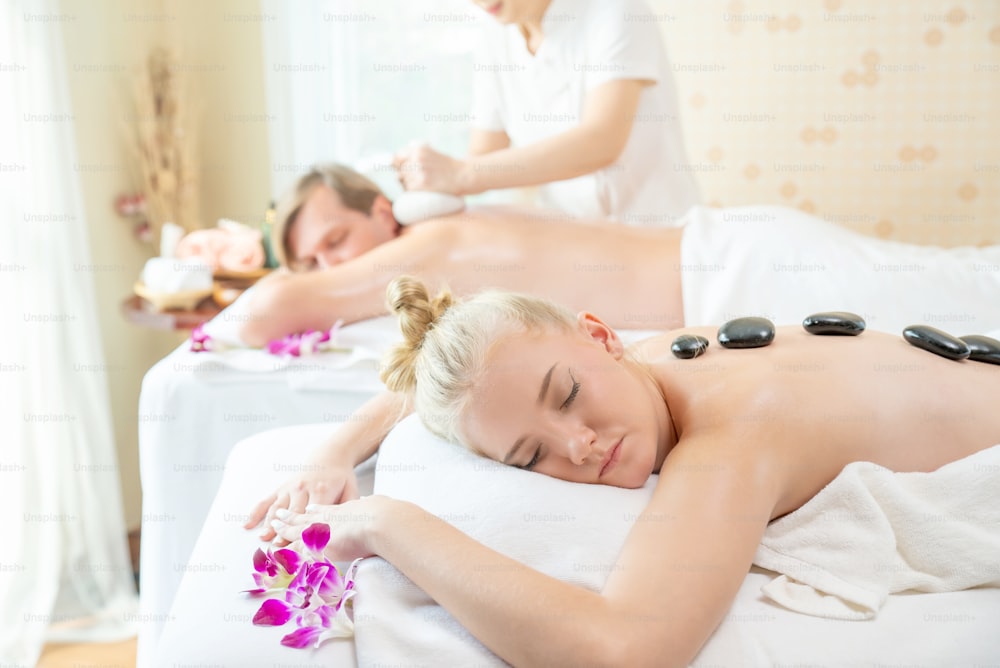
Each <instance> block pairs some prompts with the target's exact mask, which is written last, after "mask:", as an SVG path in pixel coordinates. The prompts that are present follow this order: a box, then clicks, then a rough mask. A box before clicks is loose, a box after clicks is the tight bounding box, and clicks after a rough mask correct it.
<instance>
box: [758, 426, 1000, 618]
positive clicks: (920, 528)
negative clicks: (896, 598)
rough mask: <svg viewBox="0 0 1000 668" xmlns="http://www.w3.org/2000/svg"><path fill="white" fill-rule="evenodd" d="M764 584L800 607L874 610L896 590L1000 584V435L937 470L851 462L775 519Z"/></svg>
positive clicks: (830, 611)
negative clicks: (773, 574) (770, 576)
mask: <svg viewBox="0 0 1000 668" xmlns="http://www.w3.org/2000/svg"><path fill="white" fill-rule="evenodd" d="M754 563H755V564H757V565H758V566H761V567H763V568H767V569H770V570H773V571H777V572H779V573H782V575H780V576H779V577H777V578H775V579H774V580H773V581H771V582H770V583H769V584H767V585H766V586H764V587H763V588H762V591H763V593H764V594H765V595H766V596H768V597H769V598H771V599H772V600H774V601H775V602H777V603H779V604H781V605H783V606H785V607H787V608H789V609H791V610H795V611H797V612H802V613H806V614H810V615H816V616H820V617H829V618H834V619H871V618H873V617H875V616H876V614H878V610H879V608H880V607H881V606H882V604H883V603H884V602H885V600H886V598H887V597H888V595H889V594H892V593H896V592H902V591H923V592H944V591H958V590H961V589H968V588H971V587H980V586H1000V445H997V446H994V447H992V448H989V449H987V450H983V451H981V452H978V453H976V454H974V455H972V456H970V457H966V458H965V459H962V460H959V461H957V462H953V463H951V464H948V465H947V466H944V467H942V468H940V469H938V470H936V471H934V472H931V473H893V472H892V471H889V470H888V469H886V468H883V467H881V466H876V465H874V464H870V463H864V462H856V463H854V464H850V465H848V466H847V467H846V468H845V469H844V470H843V471H842V472H841V474H840V475H838V476H837V477H836V478H835V479H834V480H833V482H831V483H830V484H829V485H827V486H826V487H825V488H824V489H823V490H821V491H820V493H819V494H817V495H816V496H814V497H813V498H812V499H811V500H810V501H809V502H808V503H806V504H805V505H804V506H802V507H801V508H799V509H798V510H796V511H795V512H793V513H790V514H788V515H786V516H785V517H783V518H781V519H778V520H776V521H774V522H772V523H771V525H770V526H769V527H768V529H767V531H766V533H765V535H764V539H763V540H762V542H761V546H760V548H759V549H758V550H757V554H756V556H755V558H754Z"/></svg>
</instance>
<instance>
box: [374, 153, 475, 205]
mask: <svg viewBox="0 0 1000 668" xmlns="http://www.w3.org/2000/svg"><path fill="white" fill-rule="evenodd" d="M393 164H394V166H395V167H396V171H397V172H398V173H399V181H400V183H402V184H403V187H404V188H405V189H406V190H428V191H430V192H436V193H447V194H450V195H467V194H470V193H469V192H467V191H466V185H467V182H468V179H467V176H466V172H467V170H468V165H467V163H466V162H465V161H464V160H458V159H457V158H453V157H451V156H449V155H445V154H444V153H440V152H438V151H435V150H434V149H432V148H431V147H430V146H427V145H426V144H419V145H416V146H411V147H408V148H406V149H403V150H402V151H400V152H399V153H397V154H396V157H395V160H394V161H393Z"/></svg>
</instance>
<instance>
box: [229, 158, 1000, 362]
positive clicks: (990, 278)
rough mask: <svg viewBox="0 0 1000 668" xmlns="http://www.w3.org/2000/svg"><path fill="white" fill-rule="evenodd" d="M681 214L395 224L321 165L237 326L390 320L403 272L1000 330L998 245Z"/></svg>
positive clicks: (346, 178)
mask: <svg viewBox="0 0 1000 668" xmlns="http://www.w3.org/2000/svg"><path fill="white" fill-rule="evenodd" d="M678 222H679V226H678V227H647V228H639V227H630V226H624V225H618V224H613V223H609V222H607V221H588V220H575V219H570V218H568V217H567V216H566V215H565V214H561V213H559V212H553V211H547V210H540V209H531V208H513V207H481V208H474V209H466V210H465V211H462V212H460V213H456V214H452V215H448V216H443V217H438V218H431V219H429V220H426V221H424V222H422V223H420V224H418V225H413V226H409V227H401V226H400V225H399V223H398V222H397V221H396V219H395V217H394V216H393V213H392V204H391V202H390V201H389V200H388V198H386V197H385V195H384V194H382V192H381V191H380V190H379V189H378V187H377V186H376V185H375V184H374V183H372V182H371V181H370V180H368V179H366V178H365V177H363V176H361V175H360V174H358V173H356V172H354V171H353V170H351V169H349V168H346V167H343V166H339V165H328V166H321V167H318V168H316V169H314V170H312V171H311V172H309V173H308V174H306V175H305V176H303V177H302V178H301V179H300V180H299V182H298V183H297V184H296V186H295V187H294V188H293V189H292V191H291V192H290V193H289V194H288V195H287V196H286V197H285V198H284V199H283V200H282V202H281V204H280V206H279V211H278V222H277V225H276V229H275V242H276V243H275V247H276V249H277V251H278V254H279V256H280V258H281V259H282V263H283V264H285V265H287V266H288V268H289V269H291V270H292V271H289V272H279V273H276V274H274V275H272V276H270V277H268V278H266V279H264V280H262V281H261V282H260V283H259V284H258V285H257V287H256V289H255V291H254V294H253V295H252V297H251V300H250V303H249V306H248V308H249V317H247V318H246V319H245V321H244V322H245V324H244V325H243V328H242V331H241V336H242V338H243V339H244V341H245V342H246V343H248V344H250V345H263V344H264V343H266V342H267V341H269V340H271V339H274V338H279V337H281V336H284V335H286V334H288V333H291V332H297V331H303V330H306V329H328V328H329V327H331V326H332V325H333V323H334V322H336V321H337V320H338V319H343V320H344V321H345V322H348V323H350V322H355V321H357V320H362V319H365V318H371V317H375V316H379V315H384V314H385V313H386V312H387V311H386V307H385V304H384V294H385V289H386V287H387V286H388V284H389V282H390V281H391V280H392V279H393V278H394V277H396V276H398V275H400V274H410V275H413V276H415V277H417V278H419V279H421V280H422V281H424V282H425V283H427V284H428V285H430V286H433V287H435V288H436V287H438V286H442V285H444V284H447V285H448V286H449V287H450V289H451V290H452V291H453V292H454V293H455V294H456V295H457V296H463V295H468V294H472V293H475V292H478V291H479V290H482V289H484V288H501V289H505V290H512V291H518V292H528V293H532V294H535V295H537V296H540V297H545V298H548V299H552V300H555V301H559V302H562V303H564V304H566V305H567V306H569V307H570V308H572V309H577V310H583V309H584V308H590V309H592V310H594V311H597V312H601V313H604V314H607V315H606V319H607V321H608V324H610V325H611V326H613V327H619V328H625V329H670V328H676V327H681V326H692V325H702V324H709V323H717V322H724V321H726V320H729V319H731V318H732V317H734V316H737V315H761V316H766V317H769V318H771V319H772V320H774V321H775V322H776V323H777V324H786V323H794V322H798V321H799V320H801V318H802V317H803V316H804V315H806V314H808V313H810V312H815V311H819V310H837V309H840V310H850V311H854V312H856V313H860V314H862V315H865V316H866V317H867V319H868V320H869V327H871V328H873V329H881V330H886V331H891V332H894V333H898V332H899V331H900V330H901V329H902V328H903V327H905V326H907V325H909V324H913V323H917V322H925V321H929V322H930V324H939V325H940V324H941V323H944V322H947V321H948V319H949V318H951V316H953V315H956V314H957V316H960V317H955V318H952V319H954V320H956V321H957V322H962V323H973V324H974V329H975V330H977V331H980V332H985V331H991V330H995V329H1000V312H998V311H997V310H996V309H995V308H990V306H991V305H992V304H995V303H996V302H997V299H998V298H1000V246H992V247H986V248H961V249H941V248H932V247H921V246H914V245H908V244H901V243H895V242H887V241H881V240H878V239H874V238H870V237H866V236H864V235H861V234H858V233H855V232H851V231H849V230H847V229H845V228H842V227H839V226H836V225H832V224H829V223H826V222H823V221H821V220H819V219H817V218H814V217H812V216H809V215H806V214H804V213H802V212H801V211H797V210H792V209H784V208H781V207H742V208H734V209H706V208H703V207H694V208H692V209H691V210H690V211H688V213H686V214H685V215H684V216H683V217H682V218H681V220H680V221H678ZM983 267H987V268H989V267H995V270H994V271H983V270H982V268H983ZM928 315H930V316H931V317H927V316H928ZM956 333H959V334H962V333H968V332H956Z"/></svg>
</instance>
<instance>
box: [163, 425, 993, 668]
mask: <svg viewBox="0 0 1000 668" xmlns="http://www.w3.org/2000/svg"><path fill="white" fill-rule="evenodd" d="M330 429H331V425H330V424H314V425H302V426H297V427H288V428H281V429H275V430H270V431H266V432H263V433H260V434H258V435H256V436H253V437H250V438H247V439H245V440H243V441H242V442H241V443H239V444H238V445H237V446H236V447H235V448H233V450H232V453H231V454H230V456H229V458H228V461H227V463H226V470H225V475H224V479H223V482H222V486H221V488H220V490H219V492H218V494H217V495H216V497H215V500H214V502H213V504H212V507H211V510H210V511H209V513H208V515H207V519H206V522H205V525H204V527H203V528H202V530H201V534H200V536H199V538H198V540H197V543H196V545H195V548H194V551H193V553H192V556H191V562H190V565H191V568H190V569H188V570H187V571H186V572H185V573H184V574H183V579H182V582H181V585H180V588H179V590H178V593H177V596H176V598H175V600H174V604H173V606H172V608H171V609H170V613H169V618H168V619H167V621H166V624H165V627H164V631H163V635H162V638H161V640H160V643H159V646H158V648H157V649H156V652H155V657H156V660H155V663H154V664H153V665H158V666H177V665H191V664H199V665H218V666H241V667H242V666H246V667H252V666H261V667H263V666H267V667H269V668H271V667H273V666H276V665H296V666H376V665H407V666H424V665H426V666H452V665H454V666H467V665H483V666H502V665H504V664H503V662H501V661H500V660H499V659H497V658H496V657H495V656H493V655H492V654H489V653H488V652H486V651H485V649H484V648H482V647H481V646H480V645H479V644H478V643H477V642H476V641H475V639H473V638H472V637H471V636H470V635H468V634H467V633H464V630H462V629H460V628H457V627H456V624H455V623H454V620H451V619H450V616H448V615H447V613H445V612H444V611H443V610H442V609H440V608H438V607H437V606H435V605H433V604H432V602H430V600H429V599H427V598H426V595H423V594H422V592H419V590H417V589H416V587H415V586H414V585H413V584H412V583H410V582H409V581H408V580H407V579H406V578H404V577H402V576H401V575H400V574H399V573H398V572H396V571H395V569H392V568H391V567H388V565H387V564H385V562H383V561H382V560H381V559H369V560H366V561H365V562H362V567H361V568H360V569H359V572H358V580H357V588H358V592H359V593H358V596H357V598H356V599H355V605H356V607H355V616H356V638H355V640H353V641H352V640H345V639H338V640H332V641H328V642H327V643H326V644H324V645H322V646H321V647H320V648H318V649H307V650H297V649H289V648H285V647H282V646H280V645H279V640H280V638H281V636H282V635H283V634H284V633H286V632H287V631H288V630H290V629H289V627H285V628H267V627H254V626H252V625H251V622H250V620H251V618H252V616H253V614H254V612H255V611H256V609H257V607H258V606H259V604H260V599H252V598H249V597H247V596H246V595H245V594H241V593H240V592H241V591H242V590H244V589H248V588H250V587H252V586H253V585H252V580H251V575H250V574H251V572H252V567H251V555H252V553H253V551H254V550H255V549H256V548H257V547H258V546H259V545H260V542H259V541H258V539H257V538H256V532H247V531H244V530H243V529H242V528H241V527H240V523H241V522H240V520H239V517H240V516H242V514H243V513H244V512H245V509H246V507H247V506H248V504H251V503H252V502H253V501H255V500H256V499H257V498H258V497H259V495H260V490H261V489H270V488H271V487H273V486H274V485H275V484H276V483H277V482H279V481H280V480H281V478H282V476H281V474H280V473H278V472H277V471H276V470H275V466H276V465H277V464H279V463H286V464H288V463H294V462H301V461H302V459H303V457H305V455H306V453H307V451H308V450H309V447H310V445H311V443H314V442H316V441H317V440H319V439H322V438H324V437H326V436H327V435H328V434H329V432H330ZM428 440H433V437H432V436H430V435H429V434H427V432H426V431H424V430H423V427H422V426H421V425H419V423H418V421H417V420H416V418H414V417H411V418H408V419H407V420H406V421H404V422H403V423H402V424H401V425H400V426H399V427H397V428H396V430H395V431H394V432H393V434H391V435H390V437H389V438H388V439H387V440H386V443H385V444H384V446H383V448H382V451H381V452H380V454H378V455H376V456H375V457H373V459H372V460H369V461H368V462H365V463H364V464H362V465H361V466H359V467H358V478H359V483H360V485H359V487H360V493H361V494H366V493H369V492H370V491H371V490H372V486H373V472H374V471H375V470H376V467H378V470H379V475H380V476H384V477H385V478H386V479H387V480H388V481H389V483H388V484H389V487H390V489H389V490H387V491H394V490H395V491H396V492H399V493H400V494H401V495H404V496H406V495H412V494H416V495H417V497H421V496H422V497H423V498H422V499H419V498H418V499H417V500H422V502H423V503H424V505H425V506H428V507H430V508H432V509H434V508H435V506H436V511H437V512H436V513H435V514H438V515H439V516H441V517H443V518H444V519H446V520H448V521H450V522H452V523H453V524H455V525H456V526H458V527H459V528H462V529H463V530H468V529H469V528H470V527H472V528H473V529H474V526H473V525H475V524H476V522H475V521H474V518H473V517H471V516H470V513H471V514H473V515H474V514H476V513H478V512H480V510H476V509H475V507H471V508H470V506H467V505H464V498H463V496H462V493H467V492H468V491H469V490H468V489H460V488H461V485H460V484H448V483H446V482H445V481H446V480H449V478H448V476H449V475H450V473H451V472H448V471H447V470H445V471H444V472H442V473H441V475H440V476H434V475H429V478H430V479H429V481H428V483H427V485H425V486H423V488H422V490H421V486H420V485H415V480H414V476H412V475H409V476H405V475H402V473H405V472H406V471H407V470H408V467H412V466H413V464H414V462H418V461H425V460H423V459H422V458H423V457H426V456H427V455H428V451H422V452H418V453H414V448H421V447H424V444H425V443H426V442H427V441H428ZM445 447H453V446H447V445H446V446H445ZM442 452H444V451H438V452H437V454H438V455H439V457H438V461H441V460H442V459H443V460H444V461H442V466H443V467H444V468H445V469H447V467H448V466H449V465H450V463H449V462H448V461H447V456H443V457H442V456H441V453H442ZM462 454H463V455H464V454H465V453H462ZM401 472H402V473H401ZM525 475H529V476H533V477H535V478H544V476H538V475H537V474H530V473H528V474H525ZM406 477H408V478H409V480H408V481H403V479H404V478H406ZM380 480H381V477H380ZM546 480H551V479H546ZM400 481H403V482H402V484H399V483H400ZM556 482H557V483H561V484H572V483H563V482H562V481H556ZM470 484H481V481H479V482H475V481H473V482H472V483H470ZM393 486H395V488H394V490H393V489H392V488H393ZM587 487H590V486H587ZM435 488H436V491H435ZM415 490H416V491H415ZM376 491H378V490H377V488H376ZM452 491H456V494H457V498H454V499H453V500H451V501H448V500H446V499H447V497H448V495H449V493H450V492H452ZM605 491H606V494H607V495H608V496H607V499H604V500H602V499H600V498H598V499H595V502H594V504H593V506H592V508H591V509H590V510H589V511H588V513H578V515H579V516H581V517H580V518H579V520H580V521H584V519H583V518H582V515H584V514H587V515H588V516H589V515H591V514H600V513H601V512H602V511H601V510H600V509H601V508H602V507H603V508H604V509H605V510H604V511H603V512H606V514H607V517H605V518H603V519H598V520H597V521H599V522H603V523H605V525H607V524H608V523H609V522H611V523H613V522H614V519H615V518H618V517H621V516H622V514H623V513H624V515H626V516H627V515H632V516H633V517H634V515H633V511H634V510H635V509H636V508H638V507H639V506H632V507H631V508H630V507H628V506H621V505H615V504H616V503H617V501H615V500H614V499H615V498H617V497H615V496H614V495H616V494H619V493H621V492H622V491H623V490H618V489H615V488H606V487H599V488H597V489H596V490H590V491H588V494H595V493H599V492H605ZM624 491H625V492H632V491H635V490H624ZM520 493H521V492H520V491H518V494H520ZM452 496H455V495H452ZM411 500H414V499H413V498H411ZM608 500H610V502H608V503H605V501H608ZM576 502H578V499H577V500H574V501H573V503H576ZM442 504H444V505H442ZM494 505H500V506H502V505H504V504H503V503H502V502H498V503H496V504H494ZM463 508H464V509H465V510H463ZM557 508H558V506H540V507H539V511H538V512H539V513H540V514H541V515H542V516H541V517H540V518H536V519H540V521H545V520H546V518H545V515H546V513H547V512H548V513H549V514H551V513H557V512H558V513H560V514H563V513H562V512H561V511H557V510H555V509H557ZM521 510H523V508H522V509H513V510H511V512H514V513H518V512H520V511H521ZM590 511H594V512H593V513H592V512H590ZM432 512H433V510H432ZM501 512H502V511H501ZM548 519H550V520H554V518H553V517H549V518H548ZM586 521H589V520H586ZM524 522H529V518H528V516H527V515H526V516H525V517H524ZM626 524H627V522H626ZM608 528H610V527H608ZM472 533H473V534H474V533H475V531H474V530H473V531H472ZM588 533H593V532H592V531H589V530H588ZM613 534H614V530H612V536H611V537H610V538H607V539H608V540H610V541H611V542H612V543H614V541H615V540H616V539H618V538H620V536H621V535H623V534H619V536H618V538H616V537H615V536H614V535H613ZM491 540H495V538H487V542H488V543H489V542H490V541H491ZM584 542H586V541H584ZM599 548H600V546H599V545H597V544H583V545H580V546H576V547H575V546H574V545H572V544H560V547H559V550H558V551H556V552H558V554H557V555H556V558H561V559H567V558H573V559H577V558H580V557H581V555H588V556H586V557H582V558H586V559H590V558H591V556H589V555H592V554H593V552H594V550H595V549H599ZM574 549H576V552H575V553H574V552H573V550H574ZM616 549H617V548H615V547H614V545H612V549H611V551H610V552H607V555H606V556H605V559H610V560H611V561H610V562H608V563H613V559H614V554H615V551H616ZM549 552H550V553H551V552H553V551H552V550H549ZM563 553H565V554H566V555H574V556H572V557H565V556H562V555H563ZM539 559H540V562H541V561H545V559H546V557H539ZM551 562H552V559H551V558H549V563H548V564H547V565H546V564H542V566H541V567H542V569H543V570H547V569H549V568H551ZM574 563H577V562H574ZM579 563H580V564H581V565H579V566H576V567H574V568H572V569H565V568H564V573H563V575H564V579H569V580H571V581H572V580H573V579H574V578H577V574H575V573H574V571H577V572H578V573H580V574H582V575H579V577H580V578H582V579H587V578H588V577H591V575H592V573H593V571H599V570H601V569H603V570H604V571H605V573H606V572H607V565H608V564H607V563H605V564H604V565H603V566H602V565H600V564H597V563H591V562H579ZM582 564H589V565H588V566H587V567H586V568H584V566H583V565H582ZM775 575H776V574H775V573H773V572H770V571H766V570H763V569H759V568H756V567H754V568H753V569H752V570H751V571H750V572H749V573H748V574H747V577H746V579H745V581H744V583H743V586H742V587H741V588H740V591H739V593H738V595H737V597H736V600H735V601H734V603H733V605H732V608H731V609H730V611H729V612H728V613H727V615H726V616H725V618H724V621H723V623H722V625H721V626H720V627H719V628H718V629H717V631H716V632H715V633H714V635H713V636H712V638H711V639H710V641H709V643H708V644H707V645H706V646H705V648H704V649H703V650H702V652H701V653H700V654H699V656H698V658H697V659H696V661H695V662H694V664H693V665H695V666H726V667H727V668H728V667H730V666H775V665H800V666H806V665H808V666H859V667H860V666H865V667H870V666H873V665H876V666H877V665H921V666H943V665H948V666H972V665H993V664H995V663H996V660H997V658H998V657H1000V635H998V634H997V633H996V624H997V622H998V620H1000V589H996V588H979V589H971V590H966V591H959V592H949V593H938V594H895V595H891V596H889V598H888V600H887V602H886V603H885V605H884V606H883V607H882V609H881V610H880V611H879V614H878V616H877V618H876V619H874V620H870V621H840V620H831V619H822V618H818V617H813V616H809V615H804V614H799V613H796V612H791V611H790V610H787V609H785V608H783V607H781V606H778V605H776V604H775V603H773V602H771V601H769V600H767V599H766V598H765V597H764V596H762V595H761V587H762V586H763V585H764V584H766V583H768V582H770V581H771V580H772V579H773V578H774V577H775ZM591 581H592V582H593V578H591ZM366 593H368V595H369V598H368V600H366V599H365V598H364V596H365V594H366ZM470 657H474V661H472V659H470ZM470 661H471V662H470Z"/></svg>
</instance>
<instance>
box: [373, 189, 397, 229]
mask: <svg viewBox="0 0 1000 668" xmlns="http://www.w3.org/2000/svg"><path fill="white" fill-rule="evenodd" d="M368 215H369V216H370V217H371V219H372V220H373V221H374V222H375V223H376V224H378V225H385V226H386V228H388V229H391V230H393V231H395V229H396V226H397V224H396V217H395V216H394V215H393V214H392V202H390V201H389V198H388V197H386V196H385V195H376V196H375V199H374V200H373V201H372V210H371V212H370V213H369V214H368Z"/></svg>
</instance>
